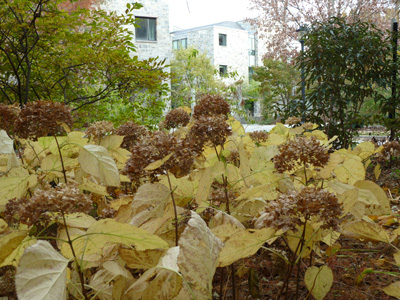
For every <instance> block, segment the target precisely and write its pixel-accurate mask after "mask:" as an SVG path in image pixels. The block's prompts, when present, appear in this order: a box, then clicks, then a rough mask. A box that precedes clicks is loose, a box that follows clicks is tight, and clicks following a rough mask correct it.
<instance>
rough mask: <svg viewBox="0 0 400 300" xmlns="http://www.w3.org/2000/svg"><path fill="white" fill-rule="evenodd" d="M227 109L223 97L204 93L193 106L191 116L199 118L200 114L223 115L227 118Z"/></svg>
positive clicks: (228, 108) (227, 106)
mask: <svg viewBox="0 0 400 300" xmlns="http://www.w3.org/2000/svg"><path fill="white" fill-rule="evenodd" d="M229 111H230V107H229V104H228V103H227V102H226V101H225V100H224V98H222V97H221V96H218V95H205V96H203V97H202V98H201V99H200V100H199V101H198V102H197V104H196V106H195V107H194V112H193V118H195V119H199V118H200V117H202V116H214V115H223V116H224V117H225V119H227V118H228V114H229Z"/></svg>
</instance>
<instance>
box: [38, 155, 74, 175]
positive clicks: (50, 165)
mask: <svg viewBox="0 0 400 300" xmlns="http://www.w3.org/2000/svg"><path fill="white" fill-rule="evenodd" d="M63 165H64V170H65V171H69V170H72V169H74V168H75V167H76V166H77V165H78V161H77V160H76V159H74V158H69V157H67V156H65V157H63V164H62V163H61V159H60V155H59V154H50V155H47V156H46V157H45V158H44V159H43V160H42V162H41V164H40V168H41V169H42V170H43V171H44V172H51V173H52V174H56V175H57V176H58V177H62V176H64V175H63V173H62V171H63Z"/></svg>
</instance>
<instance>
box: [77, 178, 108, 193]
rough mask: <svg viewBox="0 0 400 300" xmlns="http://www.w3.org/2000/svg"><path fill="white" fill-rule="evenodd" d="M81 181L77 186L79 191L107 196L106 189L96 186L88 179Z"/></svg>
mask: <svg viewBox="0 0 400 300" xmlns="http://www.w3.org/2000/svg"><path fill="white" fill-rule="evenodd" d="M82 179H83V182H82V183H81V184H80V185H79V189H81V190H84V191H88V192H91V193H94V194H98V195H102V196H109V194H108V192H107V187H105V186H103V185H100V184H97V183H95V182H93V181H89V179H88V178H82Z"/></svg>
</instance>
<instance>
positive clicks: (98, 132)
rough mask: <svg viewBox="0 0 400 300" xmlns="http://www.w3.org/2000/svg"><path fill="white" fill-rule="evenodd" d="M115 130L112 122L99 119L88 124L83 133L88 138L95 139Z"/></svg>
mask: <svg viewBox="0 0 400 300" xmlns="http://www.w3.org/2000/svg"><path fill="white" fill-rule="evenodd" d="M114 132H115V128H114V124H113V123H111V122H109V121H99V122H95V123H93V124H92V125H90V126H89V127H88V128H87V129H86V131H85V133H86V135H87V137H88V138H91V137H93V138H94V139H95V140H98V139H101V138H103V137H105V136H107V135H111V134H113V133H114Z"/></svg>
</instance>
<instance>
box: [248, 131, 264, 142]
mask: <svg viewBox="0 0 400 300" xmlns="http://www.w3.org/2000/svg"><path fill="white" fill-rule="evenodd" d="M249 135H250V138H251V139H252V140H253V141H254V142H255V143H256V144H261V143H263V142H266V141H267V139H268V132H266V131H259V130H257V131H253V132H250V134H249Z"/></svg>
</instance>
